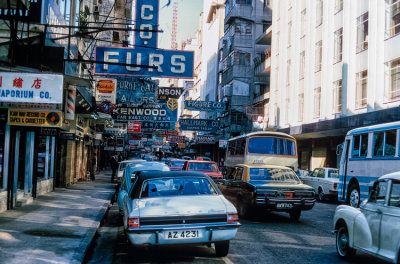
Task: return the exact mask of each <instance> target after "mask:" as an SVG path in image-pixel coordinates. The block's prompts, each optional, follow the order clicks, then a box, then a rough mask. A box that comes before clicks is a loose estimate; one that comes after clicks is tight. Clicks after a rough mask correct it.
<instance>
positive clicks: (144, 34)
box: [139, 24, 153, 39]
mask: <svg viewBox="0 0 400 264" xmlns="http://www.w3.org/2000/svg"><path fill="white" fill-rule="evenodd" d="M148 30H153V26H152V25H149V24H142V25H140V34H139V36H140V38H141V39H151V38H152V37H153V32H151V31H148Z"/></svg>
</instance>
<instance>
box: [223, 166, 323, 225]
mask: <svg viewBox="0 0 400 264" xmlns="http://www.w3.org/2000/svg"><path fill="white" fill-rule="evenodd" d="M216 183H217V184H218V187H219V189H220V190H221V192H222V193H223V194H224V196H225V197H226V198H227V199H228V200H230V201H231V202H232V203H233V204H234V205H235V206H236V209H237V210H238V213H239V216H240V217H246V216H248V214H249V213H250V212H254V213H261V212H263V213H269V212H271V211H281V212H287V213H289V215H290V219H291V220H294V221H297V220H299V219H300V215H301V211H303V210H310V209H312V208H313V207H314V204H315V197H314V195H315V193H314V190H313V188H312V187H310V186H308V185H305V184H303V183H302V182H301V180H300V179H299V178H298V177H297V175H296V173H295V172H294V171H293V170H292V169H291V168H288V167H283V166H274V165H264V164H238V165H236V166H234V168H233V169H232V170H231V171H230V173H229V174H228V175H227V176H226V178H225V179H222V180H217V181H216Z"/></svg>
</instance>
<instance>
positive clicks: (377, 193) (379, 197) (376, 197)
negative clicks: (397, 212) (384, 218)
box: [368, 181, 387, 204]
mask: <svg viewBox="0 0 400 264" xmlns="http://www.w3.org/2000/svg"><path fill="white" fill-rule="evenodd" d="M386 192H387V182H384V181H380V182H377V183H375V184H374V187H373V189H372V193H371V195H370V197H369V200H368V202H370V203H377V204H385V198H386Z"/></svg>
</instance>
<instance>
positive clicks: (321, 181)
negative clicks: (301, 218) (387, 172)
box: [314, 169, 329, 194]
mask: <svg viewBox="0 0 400 264" xmlns="http://www.w3.org/2000/svg"><path fill="white" fill-rule="evenodd" d="M326 173H327V170H325V169H319V170H318V173H317V177H316V178H315V181H316V183H317V184H316V187H315V188H314V189H315V190H316V191H318V188H321V189H322V192H323V193H325V194H326V193H328V189H329V188H327V186H326V185H327V184H326V182H327V181H326V179H325V177H327V176H326V175H325V174H326Z"/></svg>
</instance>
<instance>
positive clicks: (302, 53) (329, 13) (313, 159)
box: [268, 0, 400, 169]
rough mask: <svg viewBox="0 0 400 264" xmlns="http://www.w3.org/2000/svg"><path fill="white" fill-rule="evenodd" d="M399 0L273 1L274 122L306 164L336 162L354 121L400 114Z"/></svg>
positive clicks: (373, 121) (383, 119)
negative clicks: (293, 139) (294, 141)
mask: <svg viewBox="0 0 400 264" xmlns="http://www.w3.org/2000/svg"><path fill="white" fill-rule="evenodd" d="M399 6H400V1H396V0H388V1H375V0H359V1H343V0H335V1H330V0H329V1H328V0H312V1H305V0H302V1H294V0H286V1H274V2H273V10H274V13H273V23H272V51H271V53H272V64H271V99H270V103H269V117H268V119H269V122H268V126H269V127H275V128H277V129H278V130H280V131H284V132H287V133H289V134H291V135H293V136H294V137H296V138H297V140H298V144H299V148H298V149H299V165H300V168H302V169H313V168H315V167H320V166H332V167H335V166H337V156H336V146H337V145H338V144H339V143H341V142H342V141H343V139H344V135H345V134H346V132H347V131H348V130H350V129H352V128H355V127H360V126H365V125H371V124H378V123H384V122H390V121H395V120H399V119H400V113H399V111H398V106H399V105H400V101H399V99H400V83H399V82H398V77H397V76H398V74H399V67H398V65H399V62H400V60H399V59H400V51H399V49H398V48H397V47H399V45H400V37H399V35H398V33H399V32H400V27H399V26H398V24H399V19H400V16H399V12H398V10H399Z"/></svg>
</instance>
